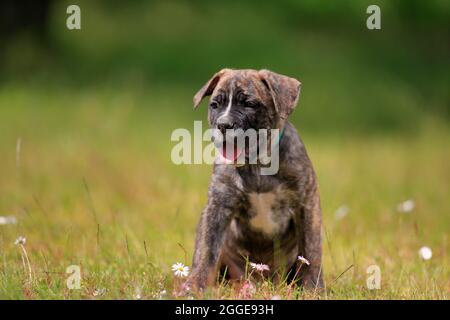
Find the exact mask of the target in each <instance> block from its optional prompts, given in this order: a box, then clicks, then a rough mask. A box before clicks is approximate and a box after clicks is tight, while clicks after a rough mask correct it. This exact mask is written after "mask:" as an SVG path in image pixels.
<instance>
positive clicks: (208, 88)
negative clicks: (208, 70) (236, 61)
mask: <svg viewBox="0 0 450 320" xmlns="http://www.w3.org/2000/svg"><path fill="white" fill-rule="evenodd" d="M229 70H230V69H222V70H220V71H219V72H217V73H216V74H215V75H213V76H212V78H211V79H209V80H208V82H207V83H206V84H205V85H204V86H203V87H202V88H201V89H200V90H199V91H198V92H197V93H196V94H195V96H194V109H196V108H197V107H198V105H199V104H200V102H201V101H202V100H203V98H204V97H206V96H210V95H211V94H212V93H213V91H214V89H215V88H216V86H217V83H218V82H219V80H220V77H222V76H223V75H224V74H225V73H226V72H227V71H229Z"/></svg>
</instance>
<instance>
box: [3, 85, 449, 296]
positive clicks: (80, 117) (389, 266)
mask: <svg viewBox="0 0 450 320" xmlns="http://www.w3.org/2000/svg"><path fill="white" fill-rule="evenodd" d="M180 92H181V93H179V94H177V93H176V90H173V91H171V94H162V93H160V92H152V91H151V90H150V91H141V90H138V89H136V90H133V89H127V88H125V89H120V90H114V89H109V90H106V89H104V88H103V89H102V88H98V89H97V88H94V89H88V88H84V89H82V88H80V89H67V88H66V89H64V87H56V88H51V89H50V88H46V87H41V86H29V87H27V86H15V85H10V86H3V87H2V89H1V91H0V106H1V107H0V119H1V121H2V125H1V126H0V161H1V166H0V216H14V217H16V218H17V223H16V224H7V225H0V298H2V299H78V298H82V299H111V298H112V299H116V298H120V299H135V298H142V299H159V298H161V299H170V298H173V297H174V296H173V291H174V288H175V287H176V286H177V285H178V281H174V277H173V274H172V272H171V265H172V264H173V263H175V262H183V263H185V264H187V265H190V263H191V254H192V251H193V244H194V236H195V226H196V223H197V220H198V218H199V215H200V212H201V210H202V208H203V206H204V204H205V203H206V191H207V185H208V179H209V174H210V171H211V168H210V167H209V166H206V165H201V166H175V165H173V164H172V163H171V161H170V151H171V147H172V146H173V143H171V141H170V133H171V131H172V130H173V129H175V128H178V127H187V128H191V127H192V125H193V124H192V120H193V119H198V120H204V119H205V118H206V116H205V111H204V110H203V112H202V111H199V112H196V113H194V112H192V110H191V96H190V95H191V94H192V92H191V91H189V90H185V91H180ZM312 105H313V102H311V101H310V103H309V106H310V107H312ZM183 106H185V107H183ZM302 108H303V107H302ZM302 108H299V109H298V110H297V111H296V114H295V118H294V124H295V125H296V126H297V128H298V129H299V131H300V133H303V135H302V136H303V139H304V141H305V143H306V145H307V147H308V150H309V154H310V157H311V158H312V161H313V163H314V165H315V168H316V171H317V174H318V177H319V182H320V189H321V196H322V207H323V214H324V275H325V280H326V284H327V290H326V291H325V292H322V293H310V292H309V293H308V292H300V291H298V290H294V289H292V288H291V287H289V286H287V285H284V284H282V285H274V284H271V283H269V282H265V283H264V282H263V283H258V284H256V285H257V286H258V287H260V288H261V289H260V290H257V293H255V294H254V295H251V297H252V298H262V299H270V298H272V297H273V296H274V295H279V296H280V297H281V298H283V299H310V298H318V299H449V290H450V261H449V259H450V257H449V253H450V240H449V230H450V216H449V214H450V205H449V199H450V183H449V181H450V162H449V159H450V150H449V148H448V146H449V145H450V144H449V143H450V130H449V128H448V126H447V124H446V122H445V120H444V121H441V120H440V119H437V118H435V117H432V116H426V117H424V118H423V119H421V121H420V122H417V123H416V124H414V125H412V127H415V129H414V130H411V132H410V133H409V134H407V135H406V134H401V133H398V134H395V133H389V134H383V133H374V134H366V135H363V134H356V133H353V134H349V135H346V134H345V133H340V134H339V135H333V134H332V133H330V132H332V131H333V130H332V127H331V126H330V128H329V130H328V133H327V134H317V133H316V131H314V130H306V131H302V128H303V126H302V122H301V121H300V120H299V119H302V114H304V113H306V114H307V113H308V104H306V106H305V109H302ZM182 110H185V111H182ZM328 121H330V120H329V119H328ZM330 123H331V122H330ZM407 199H412V200H414V202H415V207H414V209H413V210H412V211H411V212H408V213H401V212H398V211H397V205H398V204H399V203H400V202H403V201H405V200H407ZM341 206H347V207H348V208H349V212H348V214H347V215H346V216H345V217H343V218H341V219H336V218H335V211H336V210H337V208H339V207H341ZM19 236H24V237H26V244H25V245H24V247H23V248H24V249H25V250H26V253H27V256H28V259H29V267H30V268H29V267H28V262H27V260H26V259H25V260H23V258H24V251H23V250H22V247H21V246H19V245H15V244H14V242H15V240H16V238H17V237H19ZM422 246H428V247H430V248H431V249H432V251H433V256H432V258H431V259H430V260H426V261H424V260H422V259H421V258H420V257H419V254H418V251H419V249H420V248H421V247H422ZM374 264H375V265H378V266H379V267H380V269H381V277H382V278H381V279H382V280H381V289H380V290H368V289H367V287H366V279H367V277H368V275H367V274H366V269H367V267H369V266H370V265H374ZM70 265H79V266H80V267H81V275H82V279H81V289H79V290H69V289H68V288H67V286H66V279H67V278H68V277H69V274H66V268H67V267H68V266H70ZM346 270H347V271H346ZM344 271H346V272H344ZM175 289H176V288H175ZM239 297H240V298H242V295H241V294H240V293H239V287H236V286H229V285H226V284H220V285H217V286H216V287H214V288H212V289H211V290H210V291H208V292H206V293H205V295H204V298H239Z"/></svg>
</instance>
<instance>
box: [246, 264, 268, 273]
mask: <svg viewBox="0 0 450 320" xmlns="http://www.w3.org/2000/svg"><path fill="white" fill-rule="evenodd" d="M250 267H252V269H253V270H256V271H258V272H264V271H269V270H270V268H269V266H268V265H267V264H263V263H253V262H250Z"/></svg>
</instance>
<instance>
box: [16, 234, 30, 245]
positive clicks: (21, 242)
mask: <svg viewBox="0 0 450 320" xmlns="http://www.w3.org/2000/svg"><path fill="white" fill-rule="evenodd" d="M25 243H27V239H26V238H25V237H22V236H19V237H18V238H17V239H16V241H14V244H15V245H16V246H18V245H21V246H24V245H25Z"/></svg>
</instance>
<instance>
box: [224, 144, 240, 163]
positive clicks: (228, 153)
mask: <svg viewBox="0 0 450 320" xmlns="http://www.w3.org/2000/svg"><path fill="white" fill-rule="evenodd" d="M220 153H221V154H222V157H224V158H225V159H227V160H228V161H230V162H233V163H234V162H235V161H236V159H237V158H239V156H240V155H241V153H242V150H240V149H238V148H237V146H234V150H228V148H227V147H226V146H224V147H223V148H221V150H220Z"/></svg>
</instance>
